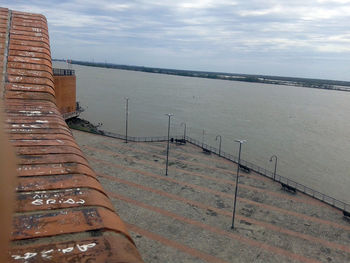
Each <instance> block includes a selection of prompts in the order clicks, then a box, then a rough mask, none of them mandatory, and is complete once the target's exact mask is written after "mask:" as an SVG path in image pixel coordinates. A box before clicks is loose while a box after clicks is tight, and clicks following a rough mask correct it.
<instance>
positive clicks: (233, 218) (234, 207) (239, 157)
mask: <svg viewBox="0 0 350 263" xmlns="http://www.w3.org/2000/svg"><path fill="white" fill-rule="evenodd" d="M235 142H238V143H239V154H238V164H237V176H236V189H235V198H234V201H233V212H232V226H231V229H234V228H235V214H236V200H237V191H238V176H239V165H240V162H241V148H242V144H243V143H245V142H246V140H235Z"/></svg>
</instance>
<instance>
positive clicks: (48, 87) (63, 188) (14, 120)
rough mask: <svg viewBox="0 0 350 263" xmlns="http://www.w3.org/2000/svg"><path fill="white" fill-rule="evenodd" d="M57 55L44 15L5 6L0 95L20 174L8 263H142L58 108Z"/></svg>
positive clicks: (0, 19) (0, 28) (0, 20)
mask: <svg viewBox="0 0 350 263" xmlns="http://www.w3.org/2000/svg"><path fill="white" fill-rule="evenodd" d="M50 54H51V52H50V42H49V34H48V30H47V23H46V18H45V17H44V16H42V15H38V14H30V13H23V12H15V11H7V9H2V8H0V60H1V61H5V64H4V65H2V64H1V65H0V66H1V68H4V67H5V68H6V79H5V80H6V81H5V83H3V84H4V85H2V87H4V89H3V91H2V92H1V93H0V94H1V96H2V99H3V102H4V103H3V104H4V107H5V109H4V110H5V115H6V116H5V123H4V127H5V131H6V132H8V133H9V139H10V142H11V143H12V145H13V146H14V147H15V152H16V153H17V159H18V167H17V173H18V176H19V178H18V185H17V188H16V190H17V201H16V208H15V210H16V213H15V215H14V218H13V225H14V230H13V234H12V240H13V242H12V249H11V251H10V253H9V261H10V262H43V261H45V262H46V260H48V259H50V260H51V261H53V262H72V260H73V261H74V262H78V261H80V260H83V259H87V258H89V259H93V260H94V262H106V261H110V262H142V259H141V257H140V255H139V254H138V252H137V249H136V248H135V245H134V243H133V241H132V239H131V237H130V235H129V233H128V231H127V229H126V228H125V225H124V223H123V222H122V221H121V219H120V218H119V216H118V215H117V214H116V213H115V211H114V208H113V205H112V204H111V202H110V200H109V198H108V197H107V195H106V193H105V191H104V190H103V188H102V186H101V185H100V183H99V181H98V180H97V177H96V174H95V172H94V171H93V170H92V169H91V168H90V166H89V163H88V162H87V160H86V158H85V157H84V155H83V154H82V152H81V150H80V148H79V147H78V146H77V144H76V142H75V140H74V138H73V137H72V134H71V132H70V130H69V128H68V127H67V125H66V123H65V122H64V120H63V118H62V116H61V114H60V113H59V111H58V109H57V107H56V99H55V87H54V81H53V75H52V64H51V55H50ZM1 72H2V70H1ZM1 76H2V75H1ZM1 76H0V77H1ZM1 79H3V78H1ZM96 233H97V234H98V236H96V235H97V234H96ZM63 237H64V238H63ZM26 240H29V241H30V243H28V242H26Z"/></svg>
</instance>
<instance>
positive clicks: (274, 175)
mask: <svg viewBox="0 0 350 263" xmlns="http://www.w3.org/2000/svg"><path fill="white" fill-rule="evenodd" d="M273 158H275V171H274V172H273V180H274V181H276V170H277V155H272V156H271V158H270V162H272V159H273Z"/></svg>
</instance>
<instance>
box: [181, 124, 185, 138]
mask: <svg viewBox="0 0 350 263" xmlns="http://www.w3.org/2000/svg"><path fill="white" fill-rule="evenodd" d="M182 125H184V126H185V128H184V140H186V122H181V124H180V126H182Z"/></svg>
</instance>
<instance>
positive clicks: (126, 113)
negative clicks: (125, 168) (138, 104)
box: [124, 97, 129, 143]
mask: <svg viewBox="0 0 350 263" xmlns="http://www.w3.org/2000/svg"><path fill="white" fill-rule="evenodd" d="M124 99H125V100H126V105H125V106H126V107H125V143H128V117H129V98H128V97H125V98H124Z"/></svg>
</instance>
